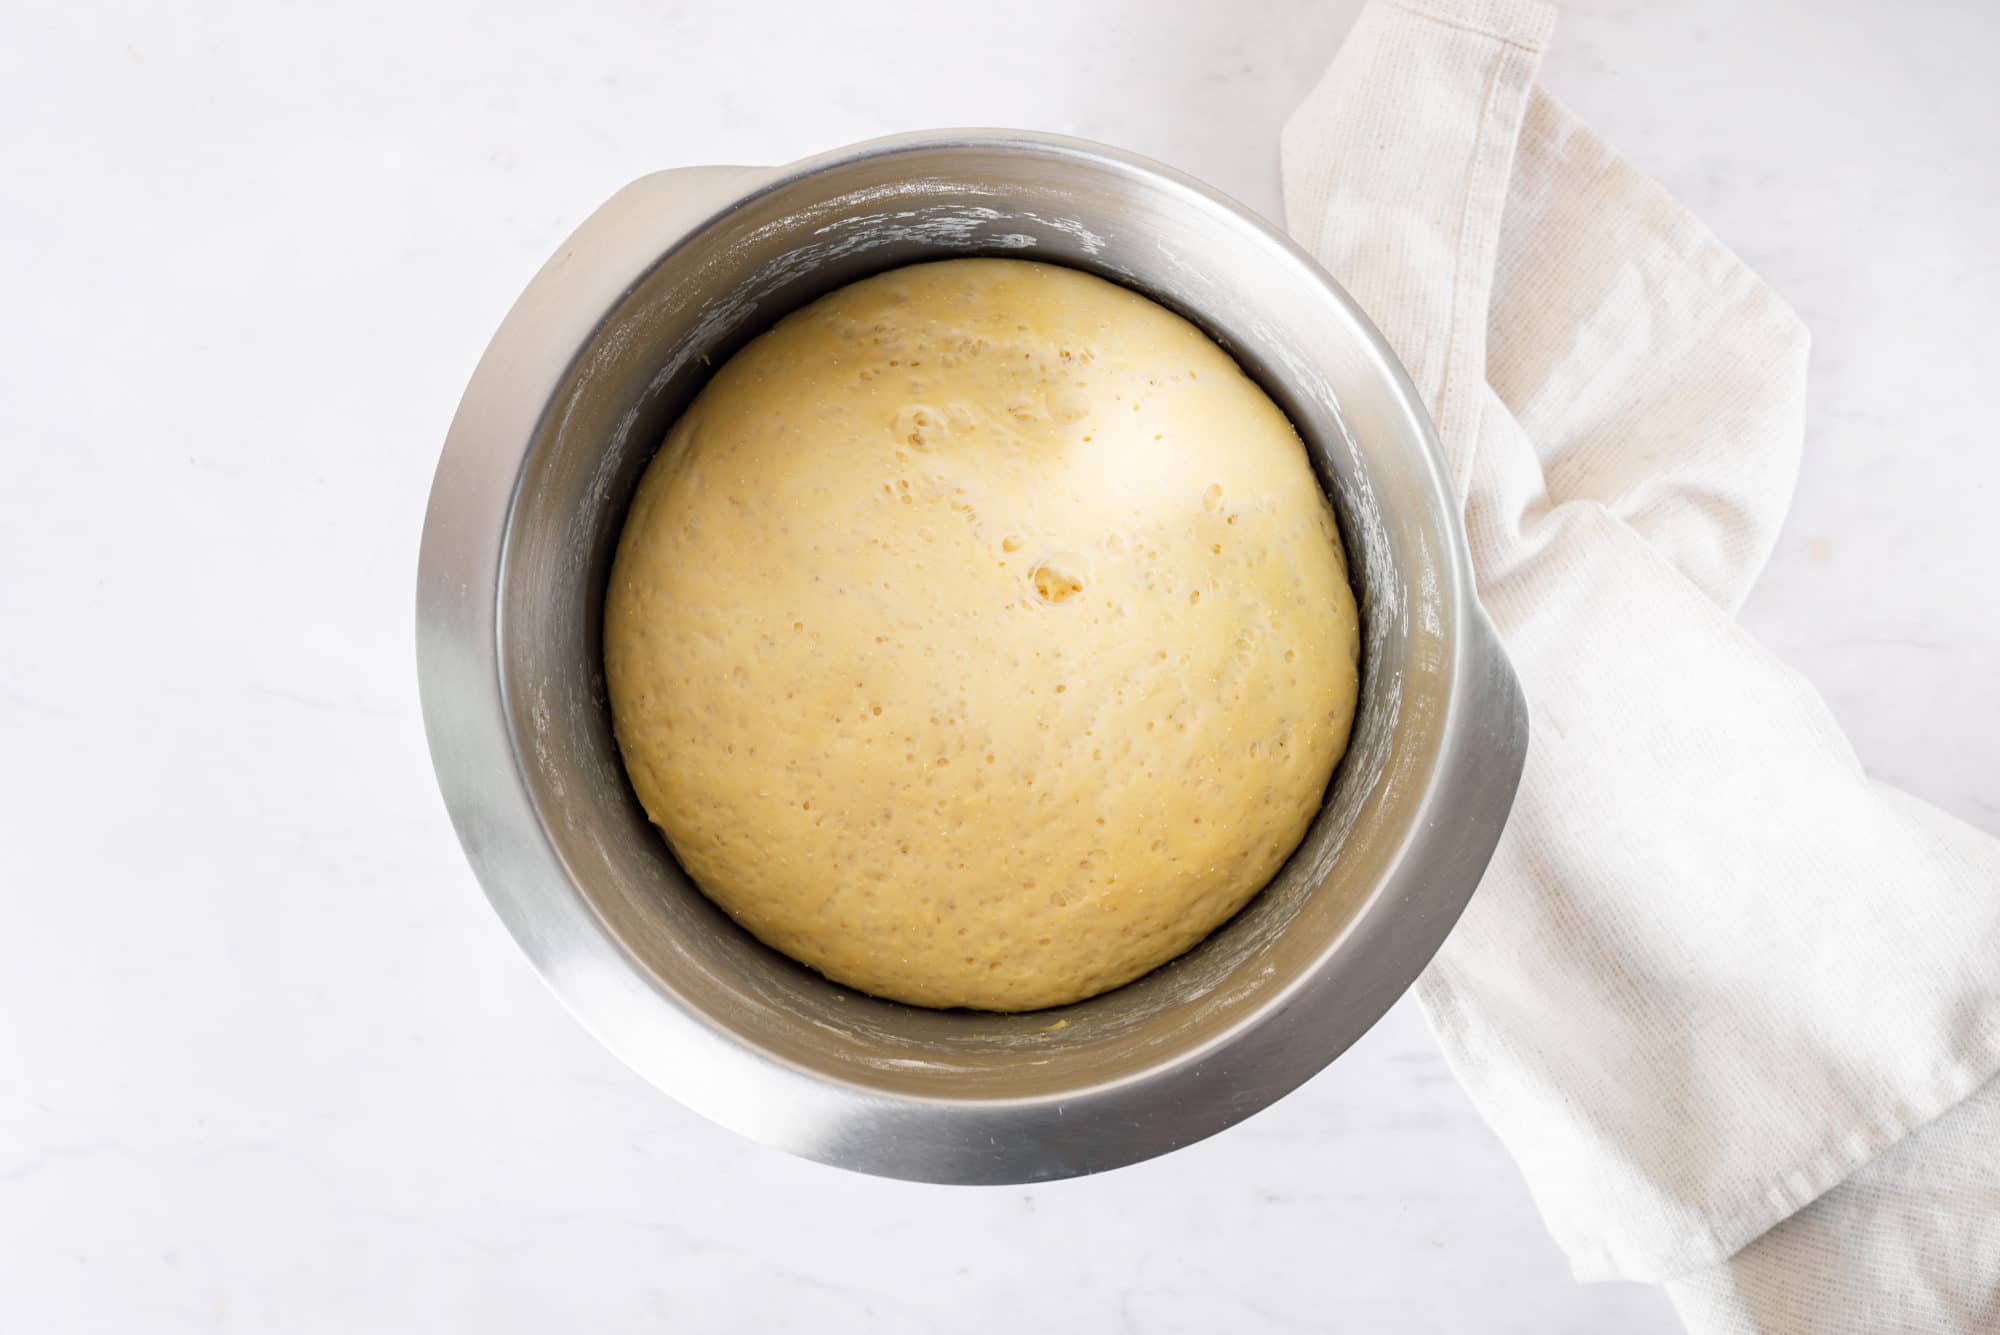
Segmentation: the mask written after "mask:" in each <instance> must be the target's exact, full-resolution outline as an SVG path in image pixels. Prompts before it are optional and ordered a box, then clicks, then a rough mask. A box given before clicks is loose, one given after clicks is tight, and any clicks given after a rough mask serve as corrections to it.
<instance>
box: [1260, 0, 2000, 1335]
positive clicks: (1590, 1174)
mask: <svg viewBox="0 0 2000 1335" xmlns="http://www.w3.org/2000/svg"><path fill="white" fill-rule="evenodd" d="M1552 26H1553V12H1552V11H1551V10H1550V9H1548V8H1547V7H1545V6H1543V5H1540V4H1535V3H1526V2H1525V0H1464V2H1463V3H1452V2H1451V0H1407V3H1402V4H1394V5H1391V4H1377V5H1374V6H1372V7H1370V8H1369V9H1367V10H1365V11H1364V12H1363V14H1362V16H1361V18H1360V19H1359V21H1358V22H1357V24H1356V26H1355V28H1354V31H1353V33H1352V34H1351V35H1350V37H1349V38H1348V40H1347V43H1346V45H1345V46H1344V47H1343V49H1342V50H1341V52H1340V54H1339V56H1338V57H1337V58H1336V60H1335V62H1334V64H1333V66H1332V68H1331V69H1330V70H1329V72H1328V73H1327V75H1326V77H1325V78H1324V80H1323V81H1322V82H1321V83H1320V85H1319V86H1318V87H1317V88H1316V89H1315V90H1314V91H1313V93H1312V94H1311V95H1310V96H1309V97H1308V99H1307V100H1306V102H1305V104H1304V105H1303V106H1302V107H1301V108H1300V110H1299V111H1298V113H1297V114H1296V115H1295V116H1294V118H1293V119H1292V121H1291V122H1290V123H1289V124H1288V125H1287V127H1286V129H1285V133H1284V141H1283V166H1284V179H1285V196H1286V216H1287V222H1288V226H1289V227H1290V229H1291V231H1292V233H1293V235H1294V236H1295V237H1296V238H1297V239H1298V240H1299V241H1300V243H1301V244H1303V245H1304V246H1306V247H1307V248H1308V249H1310V250H1311V251H1313V253H1314V254H1315V255H1317V256H1318V258H1319V259H1320V261H1321V262H1322V263H1323V264H1324V265H1325V266H1326V267H1327V268H1328V270H1329V271H1330V272H1331V273H1332V274H1333V275H1334V276H1335V277H1336V278H1338V279H1339V280H1340V282H1341V283H1342V284H1343V285H1344V286H1346V287H1347V289H1348V290H1349V291H1350V292H1352V293H1353V294H1354V296H1355V297H1356V299H1357V300H1358V301H1359V302H1360V303H1361V305H1362V306H1363V307H1364V308H1365V309H1366V310H1367V311H1368V312H1369V314H1370V315H1371V316H1372V317H1373V318H1374V320H1375V322H1376V323H1377V324H1378V325H1380V326H1381V328H1382V331H1383V333H1384V334H1385V335H1386V336H1387V337H1388V340H1389V342H1390V343H1391V345H1392V346H1394V347H1395V348H1396V350H1397V352H1398V353H1399V354H1400V356H1401V357H1402V359H1403V362H1404V364H1405V365H1406V366H1407V367H1408V368H1409V370H1410V373H1411V375H1412V377H1413V378H1414V379H1415V381H1416V384H1417V386H1418V388H1419V389H1420V390H1421V391H1422V393H1423V395H1424V397H1425V399H1426V401H1427V402H1428V403H1429V405H1430V408H1431V411H1432V414H1433V416H1434V417H1435V419H1436V422H1437V426H1438V432H1439V436H1440V439H1441V440H1442V443H1443V446H1444V453H1445V462H1446V465H1447V467H1448V469H1449V472H1450V475H1451V477H1452V479H1453V480H1454V482H1455V484H1456V485H1457V487H1458V488H1459V491H1460V494H1461V495H1462V496H1463V497H1464V498H1465V507H1466V508H1465V522H1466V530H1467V536H1468V539H1469V542H1470V545H1471V549H1472V558H1473V565H1474V568H1475V571H1476V573H1477V576H1478V582H1479V592H1480V597H1481V599H1482V601H1483V602H1484V603H1485V606H1486V608H1487V611H1488V613H1489V614H1490V615H1491V616H1492V618H1493V620H1494V622H1495V624H1496V625H1497V626H1498V627H1499V628H1500V631H1501V633H1502V635H1503V637H1504V638H1505V640H1506V642H1507V646H1508V651H1509V654H1510V655H1511V657H1512V659H1513V661H1514V665H1515V667H1516V668H1517V669H1518V671H1519V672H1520V674H1521V678H1522V682H1523V685H1524V686H1525V688H1526V692H1527V696H1528V701H1529V708H1530V712H1531V720H1532V721H1531V737H1532V740H1531V742H1530V744H1529V754H1528V762H1527V769H1526V773H1525V775H1524V776H1523V780H1522V784H1521V791H1520V796H1519V799H1518V800H1517V802H1516V804H1515V808H1514V813H1513V816H1512V819H1511V821H1510V822H1509V825H1508V827H1507V831H1506V833H1505V835H1504V836H1503V838H1502V839H1501V842H1500V846H1499V848H1498V850H1497V851H1496V853H1495V856H1494V860H1493V863H1492V866H1491V868H1490V870H1489V871H1488V873H1487V876H1486V879H1485V882H1484V883H1483V885H1482V886H1481V888H1480V891H1479V893H1478V894H1477V895H1476V896H1474V898H1473V901H1472V904H1471V907H1470V908H1469V909H1468V910H1467V912H1466V915H1465V917H1464V919H1463V921H1462V922H1461V923H1460V925H1459V927H1458V929H1457V930H1456V931H1455V932H1454V933H1453V935H1452V937H1451V939H1450V940H1449V941H1448V942H1447V943H1446V945H1445V948H1444V949H1443V951H1442V952H1440V954H1439V956H1438V958H1437V960H1436V962H1435V963H1434V964H1433V966H1432V967H1431V969H1430V971H1429V972H1428V973H1427V974H1426V975H1425V977H1424V979H1423V981H1422V983H1421V984H1420V995H1421V998H1422V1001H1423V1004H1424V1006H1425V1009H1426V1012H1427V1014H1428V1015H1429V1017H1430V1021H1431V1024H1432V1026H1433V1028H1434V1030H1435V1031H1436V1033H1437V1036H1438V1039H1439V1041H1440V1042H1441V1044H1442V1045H1443V1047H1444V1049H1445V1052H1446V1054H1447V1056H1448V1058H1449V1059H1450V1061H1451V1064H1452V1067H1453V1069H1454V1070H1455V1071H1456V1073H1457V1074H1458V1076H1459V1078H1460V1079H1461V1081H1462V1082H1463V1083H1464V1085H1465V1086H1466V1088H1467V1090H1468V1092H1469V1093H1470V1094H1471V1096H1472V1098H1473V1101H1474V1102H1475V1103H1476V1104H1477V1105H1478V1107H1479V1109H1480V1111H1481V1112H1482V1114H1483V1115H1484V1116H1485V1117H1486V1118H1487V1119H1488V1120H1489V1121H1490V1122H1491V1123H1492V1125H1493V1127H1494V1129H1495V1130H1496V1131H1497V1132H1498V1133H1499V1135H1500V1137H1501V1139H1502V1140H1503V1141H1504V1142H1505V1144H1506V1145H1507V1147H1508V1149H1509V1150H1510V1151H1511V1152H1512V1153H1513V1155H1514V1156H1515V1158H1516V1159H1517V1160H1518V1161H1519V1163H1520V1165H1521V1168H1522V1170H1523V1172H1524V1174H1525V1175H1526V1177H1527V1180H1528V1183H1529V1186H1530V1188H1531V1190H1532V1191H1533V1193H1534V1195H1535V1199H1536V1202H1537V1204H1538V1206H1539V1208H1540V1210H1541V1212H1542V1215H1543V1218H1544V1219H1545V1220H1546V1221H1547V1223H1548V1226H1549V1228H1550V1230H1551V1231H1552V1232H1553V1233H1554V1234H1555V1236H1556V1239H1557V1240H1558V1242H1559V1243H1560V1244H1561V1245H1562V1246H1563V1247H1564V1249H1565V1250H1566V1251H1567V1252H1568V1253H1569V1255H1570V1257H1571V1259H1572V1262H1573V1264H1574V1267H1575V1270H1576V1273H1577V1275H1578V1276H1579V1278H1583V1279H1605V1278H1614V1277H1620V1278H1631V1279H1645V1280H1662V1279H1668V1278H1676V1277H1691V1276H1696V1275H1699V1274H1701V1273H1703V1272H1707V1271H1711V1270H1713V1269H1714V1268H1715V1267H1717V1266H1718V1265H1719V1264H1720V1263H1722V1262H1723V1261H1724V1260H1725V1259H1726V1258H1728V1257H1730V1256H1732V1255H1733V1254H1735V1253H1737V1252H1738V1251H1739V1250H1740V1249H1743V1248H1744V1247H1745V1245H1746V1244H1748V1243H1750V1242H1751V1241H1752V1239H1755V1238H1757V1237H1758V1236H1759V1235H1760V1234H1763V1233H1765V1231H1766V1230H1769V1229H1771V1228H1772V1227H1773V1226H1774V1225H1776V1224H1778V1223H1779V1221H1781V1220H1784V1219H1786V1218H1787V1217H1788V1216H1790V1215H1792V1214H1794V1213H1795V1212H1797V1211H1799V1210H1800V1209H1801V1208H1802V1207H1804V1206H1806V1205H1807V1203H1808V1202H1812V1201H1814V1200H1815V1199H1816V1198H1818V1197H1820V1196H1821V1195H1822V1194H1824V1193H1827V1192H1828V1191H1829V1189H1830V1188H1833V1187H1834V1186H1835V1184H1837V1183H1840V1182H1841V1181H1842V1180H1843V1179H1845V1178H1847V1177H1848V1176H1849V1175H1850V1174H1854V1173H1855V1172H1856V1170H1857V1169H1859V1168H1861V1166H1862V1165H1864V1164H1867V1163H1869V1161H1870V1160H1871V1159H1874V1158H1875V1157H1876V1156H1878V1155H1881V1154H1882V1153H1883V1151H1884V1150H1886V1149H1887V1148H1888V1147H1890V1146H1892V1145H1894V1144H1896V1142H1898V1141H1900V1140H1902V1139H1903V1138H1904V1137H1905V1136H1908V1135H1909V1134H1910V1133H1911V1132H1912V1131H1913V1130H1915V1129H1916V1128H1918V1127H1920V1126H1923V1125H1924V1124H1926V1123H1928V1122H1930V1121H1931V1120H1932V1119H1935V1118H1938V1117H1939V1116H1940V1115H1941V1114H1943V1113H1944V1112H1946V1110H1948V1109H1951V1108H1952V1107H1953V1106H1954V1105H1956V1104H1958V1103H1959V1102H1960V1101H1961V1100H1964V1099H1966V1098H1967V1096H1968V1095H1969V1094H1971V1093H1972V1092H1973V1091H1974V1090H1975V1089H1977V1088H1979V1086H1980V1085H1981V1084H1982V1083H1983V1082H1985V1081H1986V1080H1987V1079H1988V1078H1990V1077H1991V1076H1992V1075H1993V1074H1994V1072H1995V1070H1996V1068H2000V842H1996V841H1995V840H1993V839H1992V838H1990V837H1988V836H1986V835H1984V834H1982V833H1980V832H1979V831H1976V830H1974V829H1972V828H1970V827H1968V826H1966V825H1963V824H1961V823H1959V822H1956V821H1954V820H1952V819H1950V818H1948V817H1946V816H1944V815H1943V814H1941V813H1939V812H1937V811H1935V810H1933V809H1931V808H1929V807H1926V806H1925V805H1923V804H1922V803H1920V802H1917V801H1915V800H1914V799H1912V798H1910V797H1908V796H1906V795H1905V794H1903V793H1900V792H1898V791H1896V790H1894V789H1892V788H1889V787H1887V786H1885V785H1882V784H1880V783H1876V782H1873V781H1871V780H1869V779H1868V778H1867V776H1866V775H1865V774H1863V772H1862V770H1861V768H1860V765H1859V764H1858V763H1857V761H1856V759H1855V756H1854V753H1853V751H1852V750H1851V748H1850V747H1849V746H1848V744H1847V741H1846V739H1845V738H1844V737H1843V736H1842V734H1841V732H1840V730H1839V728H1838V727H1837V726H1836V725H1835V723H1834V720H1833V718H1832V716H1831V715H1830V713H1829V712H1828V710H1827V709H1826V707H1825V705H1824V704H1823V703H1822V701H1821V700H1820V698H1819V696H1818V695H1817V694H1816V693H1815V692H1814V690H1813V689H1812V687H1811V686H1810V685H1809V684H1808V683H1807V682H1806V681H1805V680H1804V679H1802V678H1801V677H1799V676H1798V675H1797V674H1796V673H1794V672H1792V671H1791V670H1789V669H1787V668H1786V667H1785V666H1784V665H1783V664H1781V663H1780V662H1778V661H1777V660H1776V659H1774V658H1773V657H1772V656H1771V655H1770V654H1769V653H1767V652H1766V651H1765V650H1763V649H1762V648H1761V647H1760V646H1758V645H1757V644H1756V643H1755V642H1754V641H1753V640H1751V639H1750V638H1749V637H1748V636H1747V635H1746V634H1745V633H1744V632H1743V631H1742V630H1741V629H1740V628H1739V627H1738V626H1737V624H1736V622H1735V620H1734V613H1735V611H1736V609H1737V608H1738V607H1739V605H1740V604H1741V602H1742V600H1743V598H1744V596H1745V594H1746V593H1747V592H1748V590H1749V587H1750V585H1751V583H1752V581H1753V580H1754V579H1755V578H1756V576H1757V573H1758V571H1759V570H1760V569H1761V567H1762V565H1763V563H1764V561H1765V559H1766V558H1767V557H1768V555H1769V553H1770V550H1771V547H1772V544H1773V542H1774V541H1775V538H1776V534H1777V531H1778V527H1779V524H1780V522H1781V521H1782V519H1783V516H1784V512H1785V509H1786V507H1787V505H1788V503H1789V499H1790V493H1791V488H1792V486H1793V482H1794V479H1795V477H1796V473H1797V467H1798V458H1799V451H1800V447H1801V440H1802V436H1803V421H1804V411H1803V407H1804V387H1805V368H1806V346H1807V339H1806V333H1805V330H1804V329H1803V328H1802V327H1801V326H1800V324H1799V322H1798V320H1797V318H1796V317H1795V316H1794V315H1793V313H1792V312H1791V310H1790V309H1788V308H1787V307H1786V306H1785V304H1784V303H1783V302H1782V301H1780V300H1779V299H1778V298H1777V297H1776V296H1775V295H1774V294H1773V293H1772V292H1771V291H1770V290H1769V289H1768V288H1766V287H1765V286H1764V284H1763V283H1762V282H1760V281H1759V280H1758V279H1757V277H1756V276H1755V275H1754V274H1752V273H1750V272H1749V271H1748V270H1747V269H1746V268H1745V267H1744V266H1743V265H1742V264H1741V263H1740V262H1739V261H1738V260H1737V259H1736V257H1735V256H1733V255H1732V254H1730V252H1729V251H1728V250H1727V249H1725V248H1724V247H1723V245H1722V244H1721V243H1720V242H1718V241H1717V240H1716V239H1715V237H1714V236H1712V235H1711V234H1710V233H1709V232H1708V230H1707V229H1706V228H1704V227H1703V226H1702V225H1701V224H1700V223H1699V222H1697V221H1696V220H1695V219H1693V218H1692V217H1691V216H1689V215H1688V214H1687V213H1686V212H1685V211H1683V210H1682V209H1681V208H1680V207H1679V206H1678V205H1676V204H1675V203H1674V202H1673V201H1672V200H1671V199H1670V198H1668V196H1667V195H1666V194H1665V192H1664V191H1662V190H1661V189H1660V188H1659V187H1658V186H1657V185H1655V184H1653V183H1652V182H1650V181H1648V180H1647V179H1645V178H1644V177H1642V176H1640V175H1639V174H1638V173H1637V172H1635V171H1634V170H1633V169H1632V168H1631V167H1629V166H1627V165H1626V164H1625V163H1623V162H1622V161H1620V160H1619V159H1618V158H1617V157H1616V156H1615V155H1613V154H1612V153H1611V152H1610V151H1609V150H1608V149H1607V148H1606V147H1605V146H1604V145H1603V144H1602V143H1601V142H1600V141H1599V140H1598V139H1597V138H1596V137H1595V136H1593V135H1592V134H1591V133H1590V132H1589V131H1588V130H1586V129H1584V128H1583V127H1582V126H1581V125H1579V124H1578V123H1577V121H1576V120H1575V119H1574V118H1573V117H1571V116H1570V115H1569V114H1568V113H1567V112H1566V111H1564V110H1563V109H1562V108H1561V107H1559V106H1557V105H1556V104H1555V103H1554V102H1553V101H1551V100H1550V99H1549V98H1548V97H1547V96H1546V95H1544V94H1543V93H1541V92H1540V91H1538V90H1537V89H1536V88H1535V86H1534V78H1535V72H1536V67H1537V64H1538V62H1539V59H1540V53H1541V51H1542V49H1543V46H1544V44H1545V42H1546V41H1547V39H1548V36H1549V33H1550V31H1551V29H1552ZM1364 444H1365V442H1364ZM1989 1204H1990V1198H1989ZM1970 1226H1971V1225H1970V1224H1968V1227H1970ZM1981 1226H1982V1227H1984V1228H1985V1229H1986V1230H1988V1232H1987V1234H1986V1237H1987V1238H1988V1239H1989V1244H1988V1245H1987V1249H1986V1251H1985V1252H1984V1253H1983V1254H1982V1253H1980V1252H1979V1249H1978V1248H1972V1249H1970V1250H1969V1251H1968V1252H1967V1255H1968V1256H1971V1257H1972V1258H1973V1260H1972V1261H1971V1262H1970V1264H1974V1265H1978V1264H1984V1265H1986V1266H1989V1267H1994V1269H1993V1272H1992V1273H1993V1274H1994V1275H1995V1276H1996V1277H2000V1213H1996V1212H1993V1211H1991V1210H1990V1209H1989V1210H1988V1212H1987V1217H1986V1219H1985V1220H1984V1221H1982V1222H1981ZM1981 1255H1983V1261H1981V1260H1980V1259H1979V1257H1980V1256H1981ZM1724 1287H1727V1286H1726V1285H1725V1286H1724ZM1681 1292H1682V1291H1681V1290H1678V1289H1677V1290H1676V1293H1677V1295H1679V1294H1680V1293H1681ZM1702 1292H1704V1293H1706V1292H1708V1291H1707V1290H1703V1291H1702ZM1697 1301H1698V1297H1695V1298H1689V1299H1688V1301H1686V1302H1683V1308H1682V1310H1683V1312H1684V1313H1688V1312H1693V1311H1695V1310H1697V1309H1696V1307H1695V1306H1693V1305H1691V1304H1693V1303H1696V1302H1697ZM1732 1301H1733V1300H1732ZM1725 1305H1727V1304H1725ZM1740 1307H1741V1304H1740V1303H1739V1304H1738V1308H1740ZM1718 1310H1720V1309H1718ZM1690 1319H1692V1318H1690ZM1718 1319H1719V1318H1718ZM1716 1328H1717V1329H1728V1328H1731V1327H1723V1326H1717V1327H1716ZM1740 1328H1742V1329H1765V1328H1766V1327H1763V1326H1745V1327H1740ZM1770 1328H1771V1329H1783V1328H1784V1327H1781V1326H1774V1327H1770ZM1813 1328H1815V1329H1819V1328H1820V1327H1813Z"/></svg>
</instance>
